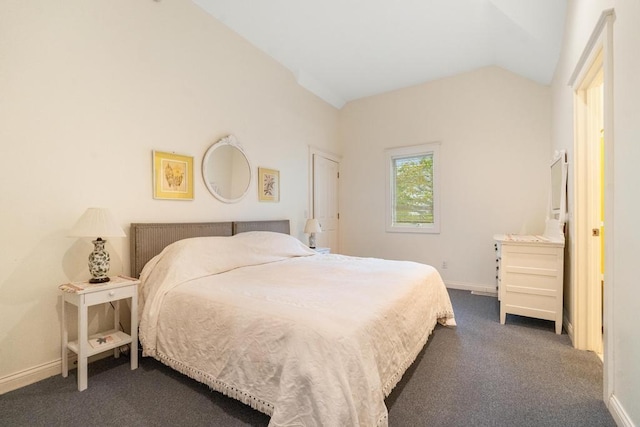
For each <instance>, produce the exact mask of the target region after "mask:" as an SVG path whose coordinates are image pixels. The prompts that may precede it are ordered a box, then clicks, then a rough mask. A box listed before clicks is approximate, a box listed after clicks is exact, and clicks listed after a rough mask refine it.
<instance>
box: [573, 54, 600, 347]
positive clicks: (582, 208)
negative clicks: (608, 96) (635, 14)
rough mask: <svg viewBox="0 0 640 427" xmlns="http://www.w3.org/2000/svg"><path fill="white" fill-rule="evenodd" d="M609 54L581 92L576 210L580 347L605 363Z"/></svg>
mask: <svg viewBox="0 0 640 427" xmlns="http://www.w3.org/2000/svg"><path fill="white" fill-rule="evenodd" d="M602 56H603V52H602V49H600V50H599V51H598V52H597V53H596V56H595V58H594V59H593V61H592V62H591V64H590V65H589V67H588V69H587V72H586V74H585V76H584V78H583V79H582V81H581V83H580V85H579V87H578V89H577V90H576V91H575V107H576V108H575V112H576V117H575V122H576V141H575V178H576V179H575V189H576V191H575V195H576V200H575V207H576V236H575V240H576V243H577V245H578V250H577V252H576V253H577V255H578V256H577V260H576V261H577V263H578V275H577V279H578V281H577V286H578V290H579V291H581V292H579V293H578V295H582V296H583V298H581V300H578V303H579V306H578V307H577V310H576V314H579V313H580V314H582V316H580V317H579V319H581V320H582V322H583V323H582V324H580V323H577V324H576V337H575V340H574V341H575V343H576V347H578V348H583V349H585V350H590V351H593V352H595V353H596V354H598V355H599V356H600V358H602V357H603V356H602V351H603V344H602V343H603V337H602V331H603V327H602V325H603V301H604V294H603V291H604V286H605V283H604V224H605V218H604V196H605V194H604V193H605V191H604V159H605V149H604V147H605V140H604V133H605V129H604V116H603V110H604V105H603V89H604V80H603V78H604V70H603V64H602Z"/></svg>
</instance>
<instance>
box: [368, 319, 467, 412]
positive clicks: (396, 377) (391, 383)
mask: <svg viewBox="0 0 640 427" xmlns="http://www.w3.org/2000/svg"><path fill="white" fill-rule="evenodd" d="M450 319H454V314H453V312H452V311H442V312H439V313H437V315H436V321H435V322H433V325H431V326H430V327H429V328H427V329H426V330H425V333H424V335H423V336H422V338H421V339H420V341H418V344H417V345H416V346H415V348H414V349H413V350H412V351H411V352H410V353H409V355H408V356H407V358H406V359H405V361H404V362H403V363H402V364H401V365H400V367H399V368H398V370H397V371H396V373H395V374H393V375H392V376H391V378H389V380H388V381H387V382H386V383H385V384H384V385H383V386H382V391H383V392H384V396H385V397H388V396H389V395H390V394H391V392H392V391H393V389H394V388H395V386H397V385H398V383H399V382H400V380H401V379H402V375H404V373H405V372H406V371H407V369H409V366H411V365H412V364H413V362H415V361H416V358H417V357H418V354H420V351H422V349H423V348H424V346H425V345H426V344H427V340H428V339H429V336H430V335H431V333H432V332H433V330H434V329H435V327H436V324H437V323H441V324H445V322H446V321H447V320H450ZM453 325H455V321H454V322H453ZM453 325H452V326H453ZM385 418H386V416H385ZM380 421H382V419H380V420H378V425H380Z"/></svg>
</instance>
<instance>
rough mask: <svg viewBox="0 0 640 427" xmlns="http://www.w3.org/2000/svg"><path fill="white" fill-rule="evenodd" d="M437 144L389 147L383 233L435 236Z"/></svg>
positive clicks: (436, 220) (438, 222)
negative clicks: (430, 234)
mask: <svg viewBox="0 0 640 427" xmlns="http://www.w3.org/2000/svg"><path fill="white" fill-rule="evenodd" d="M439 148H440V144H439V143H430V144H423V145H415V146H412V147H402V148H390V149H387V150H386V159H387V183H388V187H387V231H390V232H401V233H439V232H440V218H439V217H440V215H439V208H440V206H439V200H438V185H439V182H438V162H439V158H438V155H439Z"/></svg>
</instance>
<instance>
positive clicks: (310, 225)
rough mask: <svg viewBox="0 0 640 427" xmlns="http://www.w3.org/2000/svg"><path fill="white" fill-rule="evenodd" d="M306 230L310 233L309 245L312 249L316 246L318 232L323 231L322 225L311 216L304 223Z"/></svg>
mask: <svg viewBox="0 0 640 427" xmlns="http://www.w3.org/2000/svg"><path fill="white" fill-rule="evenodd" d="M304 232H305V233H306V234H308V235H309V247H310V248H311V249H315V248H316V233H322V227H320V222H318V220H317V219H315V218H309V219H308V220H307V223H306V224H305V225H304Z"/></svg>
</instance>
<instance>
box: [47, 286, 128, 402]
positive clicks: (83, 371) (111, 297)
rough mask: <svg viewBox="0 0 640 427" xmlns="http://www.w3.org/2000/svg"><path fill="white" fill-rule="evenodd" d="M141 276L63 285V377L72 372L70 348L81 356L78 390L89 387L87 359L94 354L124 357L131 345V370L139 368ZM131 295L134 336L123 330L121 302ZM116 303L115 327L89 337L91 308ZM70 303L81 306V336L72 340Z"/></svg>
mask: <svg viewBox="0 0 640 427" xmlns="http://www.w3.org/2000/svg"><path fill="white" fill-rule="evenodd" d="M139 283H140V281H139V280H137V279H132V278H130V277H125V276H116V277H111V280H110V281H109V282H106V283H100V284H92V283H89V282H72V283H67V284H64V285H60V286H59V289H60V290H61V291H62V376H63V377H65V378H66V377H67V376H68V374H69V361H68V356H69V352H68V350H71V351H73V352H74V353H76V354H77V355H78V390H79V391H82V390H85V389H86V388H87V359H88V358H89V357H90V356H93V355H94V354H98V353H102V352H104V351H109V350H113V356H114V357H116V358H117V357H119V356H120V347H122V346H123V345H125V344H131V348H130V351H129V356H130V357H131V369H132V370H133V369H136V368H137V367H138V284H139ZM127 298H131V335H128V334H126V333H124V332H122V331H121V330H120V329H119V323H120V301H121V300H123V299H127ZM111 302H113V303H114V309H115V313H114V322H113V323H114V328H113V329H110V330H107V331H103V332H100V333H98V334H94V335H91V336H88V323H89V319H88V315H87V313H88V308H89V307H90V306H92V305H98V304H105V303H111ZM67 303H69V304H73V305H75V306H76V307H77V309H78V339H77V340H76V341H71V342H69V334H68V328H67V319H66V316H65V311H66V310H65V308H66V305H67Z"/></svg>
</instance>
